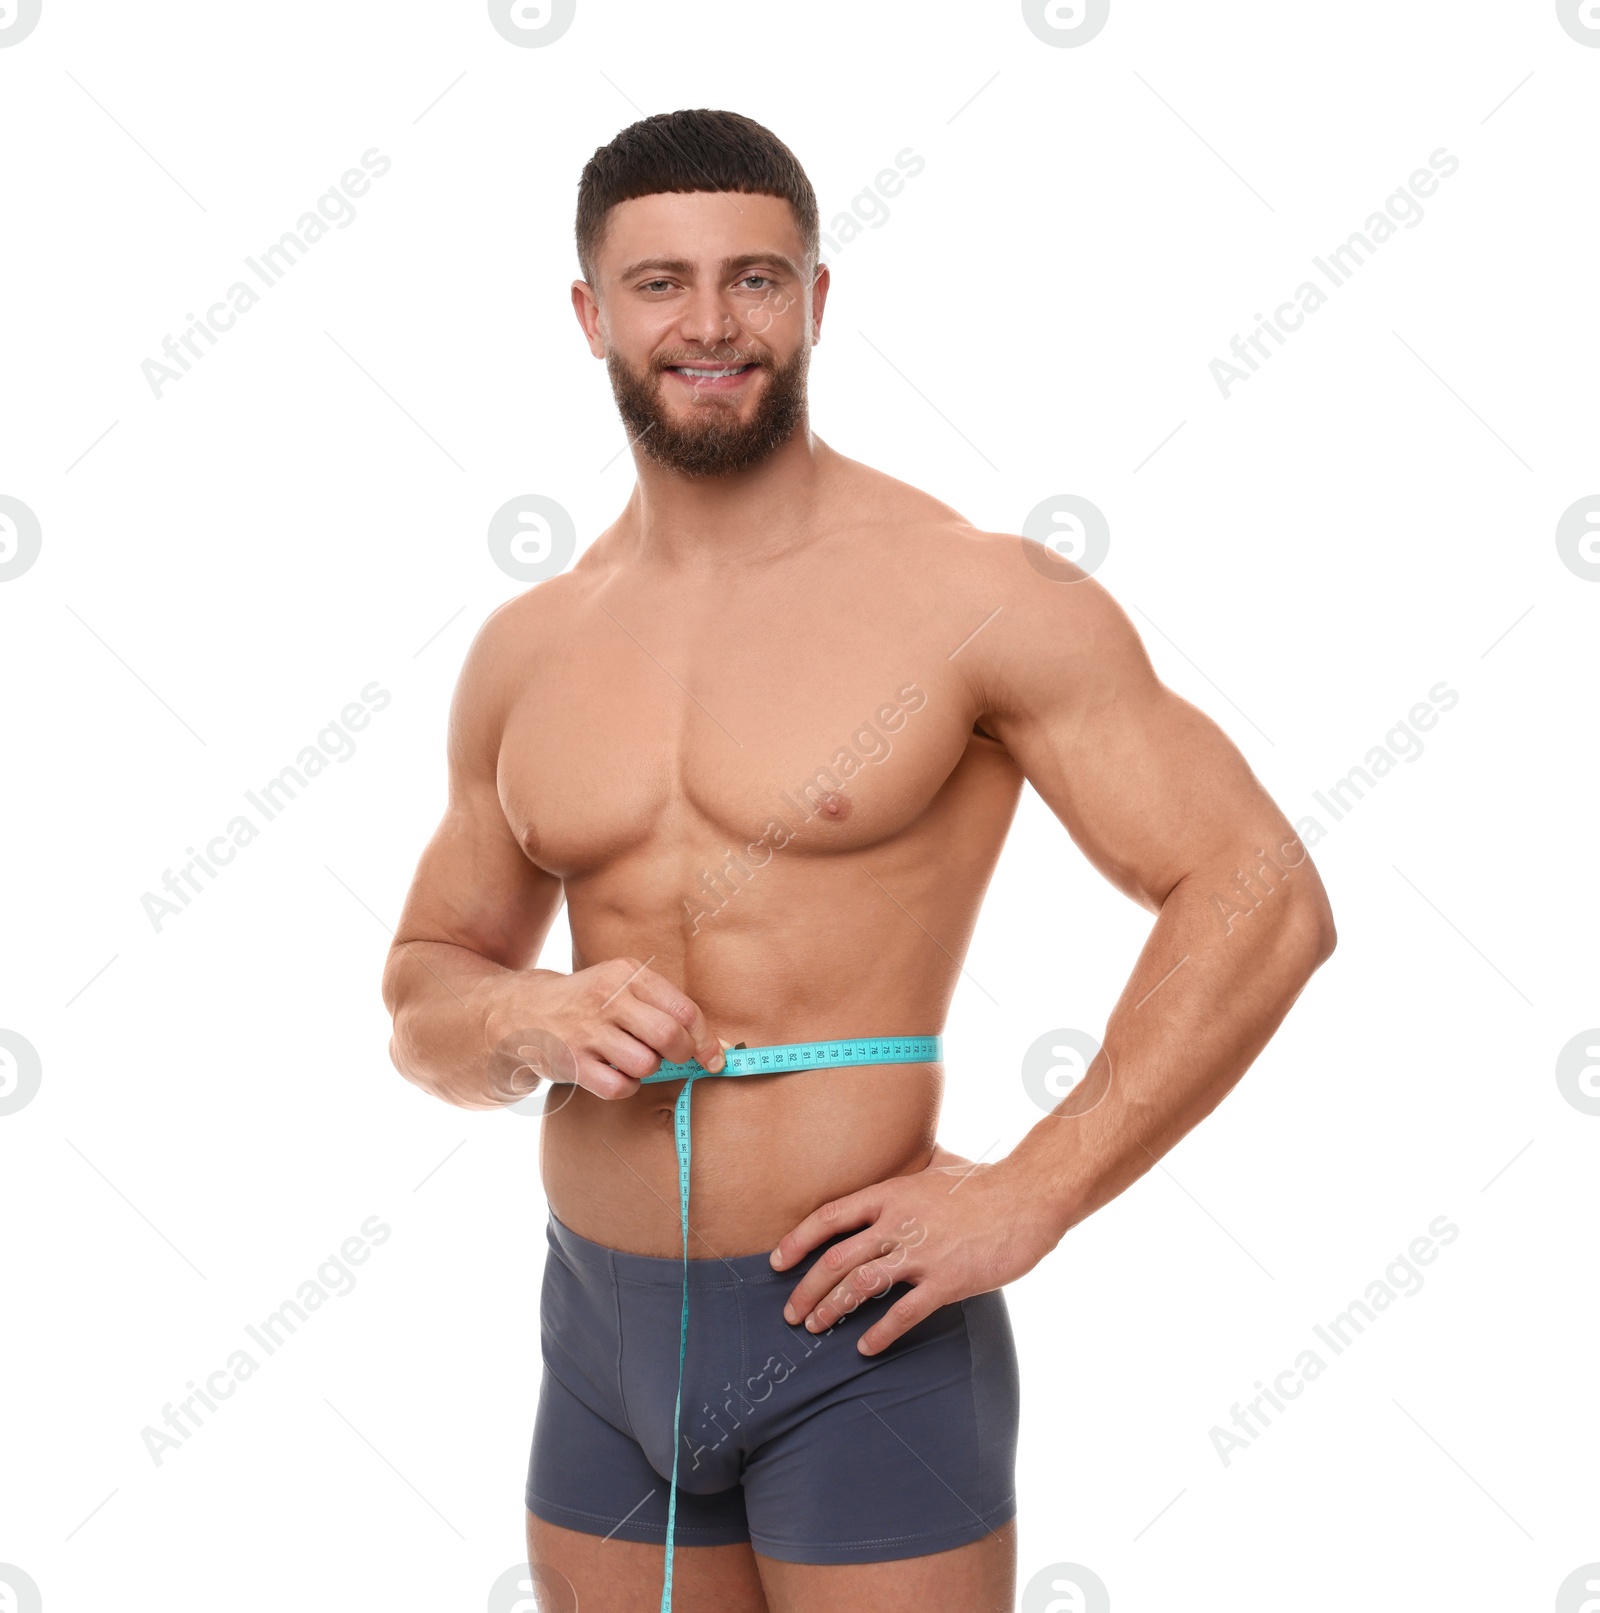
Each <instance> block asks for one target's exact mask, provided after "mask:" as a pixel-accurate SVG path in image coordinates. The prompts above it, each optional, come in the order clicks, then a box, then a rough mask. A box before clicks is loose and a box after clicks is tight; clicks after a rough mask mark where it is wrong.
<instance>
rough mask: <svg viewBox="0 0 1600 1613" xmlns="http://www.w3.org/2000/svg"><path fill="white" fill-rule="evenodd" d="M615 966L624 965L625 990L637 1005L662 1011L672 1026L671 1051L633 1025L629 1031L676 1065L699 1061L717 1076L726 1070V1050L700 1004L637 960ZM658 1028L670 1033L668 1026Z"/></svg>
mask: <svg viewBox="0 0 1600 1613" xmlns="http://www.w3.org/2000/svg"><path fill="white" fill-rule="evenodd" d="M612 963H613V964H616V965H620V966H621V967H622V969H623V971H624V974H625V982H624V983H622V990H624V991H627V992H631V994H632V995H633V997H634V999H635V1000H636V1002H638V1003H642V1004H646V1005H648V1006H649V1007H652V1008H654V1009H656V1010H658V1011H659V1012H660V1013H661V1014H662V1015H663V1016H664V1017H665V1018H666V1019H668V1020H670V1021H671V1025H672V1029H671V1031H670V1034H668V1035H667V1038H666V1039H667V1041H668V1047H667V1048H662V1047H661V1046H660V1044H659V1043H658V1042H656V1041H655V1040H654V1039H653V1037H652V1036H650V1035H642V1036H640V1032H639V1031H638V1030H636V1029H635V1028H634V1026H633V1025H632V1024H631V1023H630V1024H628V1025H627V1029H628V1030H630V1031H632V1032H633V1034H634V1035H636V1036H640V1040H642V1041H645V1042H647V1043H649V1045H650V1046H652V1047H655V1048H656V1049H657V1051H658V1052H660V1053H661V1055H662V1057H663V1058H667V1059H670V1060H671V1061H672V1062H673V1063H674V1064H681V1063H683V1062H685V1061H686V1060H688V1059H691V1058H695V1059H699V1061H700V1062H701V1063H702V1064H703V1065H704V1066H705V1067H706V1069H708V1070H710V1071H711V1072H712V1073H713V1074H715V1073H716V1072H717V1071H718V1070H720V1069H721V1068H722V1066H723V1057H722V1046H721V1044H720V1043H719V1042H718V1041H717V1038H716V1037H715V1036H714V1035H712V1033H711V1027H710V1026H709V1025H707V1024H706V1017H705V1015H704V1014H702V1013H701V1012H700V1006H699V1004H698V1003H696V1002H693V1001H692V1000H691V999H690V998H688V997H686V996H685V995H684V994H683V993H682V992H681V991H679V990H678V988H677V987H676V986H675V985H673V984H672V982H671V981H670V980H663V979H662V977H661V976H660V975H658V974H657V973H656V972H655V971H654V970H653V969H647V968H645V966H644V965H643V964H641V963H640V962H639V961H638V960H637V959H636V958H614V959H612ZM658 1028H659V1029H660V1030H662V1031H663V1032H666V1031H667V1027H665V1026H660V1027H658ZM669 1049H670V1050H669Z"/></svg>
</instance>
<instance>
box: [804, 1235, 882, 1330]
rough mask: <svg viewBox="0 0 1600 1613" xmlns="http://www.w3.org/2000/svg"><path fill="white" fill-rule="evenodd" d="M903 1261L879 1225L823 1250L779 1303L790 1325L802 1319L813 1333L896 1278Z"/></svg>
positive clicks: (846, 1314) (849, 1310)
mask: <svg viewBox="0 0 1600 1613" xmlns="http://www.w3.org/2000/svg"><path fill="white" fill-rule="evenodd" d="M904 1264H905V1250H904V1249H903V1248H902V1247H900V1246H899V1245H898V1244H897V1242H896V1240H894V1239H892V1238H888V1237H886V1236H885V1235H884V1233H883V1232H882V1230H881V1229H880V1228H878V1227H869V1228H868V1229H867V1230H866V1231H865V1232H862V1233H859V1234H857V1236H855V1237H853V1238H846V1239H845V1240H844V1242H843V1243H836V1244H834V1245H833V1246H832V1247H831V1248H828V1249H824V1250H823V1251H822V1253H821V1255H819V1256H818V1257H817V1259H816V1260H815V1261H813V1262H812V1265H811V1269H810V1270H809V1271H808V1272H807V1273H806V1274H805V1276H804V1277H802V1278H801V1279H800V1281H799V1282H798V1283H796V1284H795V1287H794V1292H793V1293H791V1294H790V1295H789V1300H788V1303H787V1304H786V1305H785V1306H784V1307H783V1319H784V1321H786V1322H788V1323H789V1324H790V1326H794V1325H795V1324H796V1323H799V1322H801V1321H804V1322H805V1325H806V1327H807V1329H808V1330H809V1331H811V1332H813V1333H820V1332H822V1331H823V1330H824V1329H825V1328H829V1327H832V1326H833V1324H834V1323H835V1322H837V1321H838V1320H839V1319H840V1317H842V1316H848V1315H849V1314H850V1312H851V1311H853V1310H854V1309H855V1308H856V1306H857V1305H859V1304H860V1303H861V1302H862V1300H864V1299H871V1298H872V1296H873V1295H874V1294H881V1293H882V1292H883V1291H884V1289H886V1288H888V1287H889V1286H890V1284H891V1283H894V1282H897V1281H899V1279H900V1276H901V1275H902V1270H901V1268H902V1267H903V1266H904Z"/></svg>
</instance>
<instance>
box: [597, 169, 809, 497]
mask: <svg viewBox="0 0 1600 1613" xmlns="http://www.w3.org/2000/svg"><path fill="white" fill-rule="evenodd" d="M803 254H804V246H803V243H802V242H801V239H800V232H799V230H798V229H797V227H796V225H795V221H794V212H793V209H791V207H790V206H789V204H788V203H787V202H786V201H784V200H782V199H781V198H780V197H776V196H751V195H746V194H744V193H742V192H722V191H694V192H690V193H688V194H678V193H675V192H664V193H662V194H659V195H654V196H640V197H636V198H635V199H634V200H632V201H627V202H621V203H619V204H618V205H617V206H616V207H614V208H612V210H611V212H610V214H609V216H608V218H607V221H606V231H605V236H604V239H603V242H602V244H601V249H600V253H599V256H598V260H597V261H596V263H595V265H594V272H595V276H596V278H597V280H598V281H599V284H598V285H597V286H595V287H593V288H592V289H591V288H590V287H588V286H586V285H585V284H584V282H582V281H577V282H575V283H574V285H573V306H574V307H575V308H576V310H577V312H578V317H579V319H580V321H581V322H582V323H583V326H584V331H585V334H586V335H587V336H588V338H589V346H590V350H591V351H592V352H593V353H594V354H595V356H596V357H602V356H603V357H604V359H605V361H606V369H607V372H608V373H609V374H610V376H611V388H612V391H613V393H614V394H615V396H616V400H617V409H618V411H619V412H620V413H621V415H622V418H623V422H624V423H625V424H626V426H627V428H628V430H629V432H630V434H631V435H632V436H633V438H634V440H635V441H636V442H637V443H638V445H639V447H640V448H642V449H643V450H644V451H645V452H646V453H647V454H649V455H650V456H651V458H653V459H654V460H656V461H657V463H659V464H662V465H665V466H667V467H669V468H670V469H672V470H676V471H679V472H680V473H682V474H684V475H686V476H719V475H726V474H728V473H729V472H732V471H738V470H744V469H746V468H748V467H749V466H751V465H755V464H759V463H760V462H761V461H762V460H764V459H765V458H766V457H767V456H768V455H769V454H771V453H773V452H774V451H775V450H776V449H777V448H779V447H781V446H782V444H783V443H785V442H787V441H788V440H789V438H790V437H791V436H792V435H793V434H794V432H795V430H796V429H797V428H798V427H799V426H800V424H801V422H802V421H803V420H804V419H805V414H806V373H807V370H808V368H809V365H810V359H811V345H812V341H813V339H814V335H813V333H814V329H819V328H820V322H821V316H822V304H823V300H824V298H825V297H826V294H827V270H826V269H823V270H822V271H821V272H820V274H819V275H818V278H817V283H816V286H815V288H812V287H808V286H807V285H806V284H805V262H804V256H803ZM595 293H598V302H596V299H595V295H594V294H595ZM729 372H732V373H729Z"/></svg>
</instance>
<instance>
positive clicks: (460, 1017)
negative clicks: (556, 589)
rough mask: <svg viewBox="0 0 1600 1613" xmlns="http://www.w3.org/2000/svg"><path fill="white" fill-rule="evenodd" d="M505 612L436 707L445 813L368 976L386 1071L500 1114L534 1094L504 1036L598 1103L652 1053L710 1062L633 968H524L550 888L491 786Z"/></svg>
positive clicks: (549, 913)
mask: <svg viewBox="0 0 1600 1613" xmlns="http://www.w3.org/2000/svg"><path fill="white" fill-rule="evenodd" d="M524 598H525V596H524ZM520 604H523V602H522V601H513V602H512V604H511V605H508V606H502V607H501V608H500V609H499V610H497V611H495V612H494V613H493V614H492V615H491V616H490V617H489V619H488V620H487V621H486V622H485V623H484V625H483V627H482V628H481V629H480V630H479V633H478V636H477V638H476V639H474V641H473V644H472V647H471V649H470V650H469V651H468V652H467V658H466V661H465V663H464V664H463V666H462V669H461V676H460V678H459V680H458V682H457V684H456V691H455V698H454V700H453V702H452V704H451V709H450V730H449V742H448V767H449V798H448V802H447V804H446V807H445V813H444V817H443V819H442V820H441V821H440V824H439V827H438V828H437V829H436V830H435V831H434V835H433V838H432V839H431V840H430V841H429V842H428V845H427V848H426V850H424V852H423V854H422V858H421V860H420V862H419V863H418V864H417V871H416V873H415V875H414V876H413V878H412V882H411V889H410V891H409V892H408V894H407V896H406V902H405V907H404V909H403V910H402V912H401V915H400V925H399V928H398V929H397V930H396V932H395V939H394V942H393V944H392V946H391V947H390V949H389V955H388V959H387V961H386V963H385V966H384V972H383V999H384V1002H385V1004H386V1005H387V1006H388V1009H389V1012H390V1014H391V1015H392V1016H393V1020H394V1034H393V1036H392V1037H391V1039H390V1042H389V1056H390V1058H391V1059H392V1060H393V1061H394V1065H395V1068H396V1069H398V1070H399V1071H400V1073H401V1074H402V1075H403V1076H405V1077H406V1079H407V1080H408V1081H412V1082H414V1083H415V1084H416V1085H417V1086H419V1087H421V1088H422V1089H423V1090H424V1091H427V1092H431V1093H433V1095H434V1096H435V1097H438V1098H442V1099H443V1100H444V1101H445V1102H447V1103H453V1104H457V1105H459V1106H461V1107H462V1108H467V1109H493V1108H498V1107H500V1106H502V1105H504V1104H507V1103H513V1102H515V1101H516V1100H517V1099H518V1098H521V1097H524V1096H526V1095H527V1093H528V1092H529V1091H531V1090H532V1089H533V1087H534V1086H535V1085H536V1084H537V1083H536V1082H535V1081H534V1080H533V1079H532V1078H531V1076H530V1074H529V1070H528V1068H527V1067H526V1066H524V1067H522V1068H520V1070H519V1067H518V1066H519V1059H518V1057H517V1056H510V1057H508V1056H507V1055H506V1053H505V1052H504V1051H502V1052H500V1053H498V1054H497V1051H496V1050H497V1049H505V1048H507V1047H513V1048H514V1047H516V1046H519V1045H523V1043H524V1039H523V1038H519V1037H518V1036H517V1035H516V1034H515V1033H518V1032H527V1031H534V1032H537V1033H539V1034H538V1035H537V1036H536V1037H535V1039H534V1041H533V1042H532V1044H531V1046H532V1047H534V1048H538V1049H539V1050H540V1051H541V1052H542V1053H544V1054H545V1057H544V1058H543V1059H541V1058H538V1057H534V1059H533V1063H534V1065H535V1067H538V1068H542V1069H543V1071H544V1073H545V1074H546V1075H547V1076H549V1077H550V1078H551V1079H553V1080H557V1081H562V1080H565V1081H574V1082H576V1084H578V1085H579V1086H583V1087H586V1088H588V1089H589V1090H590V1091H591V1092H594V1093H596V1094H597V1095H598V1096H600V1097H604V1098H621V1097H627V1096H629V1095H630V1094H632V1093H633V1092H636V1091H637V1090H638V1086H639V1077H641V1076H644V1075H649V1074H652V1073H654V1071H655V1070H656V1069H657V1068H658V1066H659V1062H660V1060H661V1059H662V1058H667V1059H671V1060H673V1061H682V1060H686V1059H690V1058H698V1059H699V1060H700V1061H701V1063H703V1064H705V1065H706V1066H707V1067H708V1068H720V1067H721V1049H720V1047H719V1045H718V1043H717V1039H716V1038H715V1037H714V1036H712V1035H711V1033H710V1031H709V1030H708V1028H707V1026H706V1023H705V1018H704V1016H703V1015H702V1014H701V1012H700V1010H699V1008H698V1006H697V1005H696V1004H694V1003H693V1002H691V1001H690V1000H689V999H688V998H687V997H686V996H684V994H683V993H682V992H681V991H679V990H678V989H677V988H676V987H675V986H673V985H672V984H671V982H669V981H666V980H664V979H662V978H661V976H659V975H657V974H655V973H654V972H653V971H651V970H649V969H645V968H643V967H642V966H640V965H639V964H638V963H637V962H636V961H635V960H634V959H632V958H613V959H610V960H608V961H607V962H604V963H600V964H596V965H595V966H594V967H593V968H589V969H583V970H580V971H578V972H577V973H576V974H565V973H562V972H560V971H557V970H551V969H539V968H536V967H535V965H536V963H537V961H538V956H539V951H540V948H541V947H542V946H543V944H544V940H545V937H546V935H547V934H548V933H549V930H550V925H551V923H552V921H553V920H554V918H555V916H556V913H557V912H558V911H559V910H560V906H561V896H562V885H561V881H560V880H559V879H558V878H557V877H556V876H555V875H554V874H551V873H549V872H547V871H546V870H544V869H542V868H540V867H539V866H538V865H537V864H536V863H535V862H534V861H533V860H532V859H531V858H530V857H528V856H527V855H526V853H525V852H524V851H523V849H522V847H521V845H519V844H518V842H517V839H516V836H515V835H514V834H513V833H512V831H511V826H510V824H508V823H507V821H506V816H505V812H504V810H503V809H502V807H501V805H500V793H499V786H498V782H497V777H496V775H497V768H498V763H499V754H500V736H501V734H502V732H503V731H504V727H505V719H506V715H507V712H508V711H509V709H510V703H511V699H512V697H513V696H514V694H515V693H516V692H517V689H516V685H517V680H518V677H519V676H521V677H526V676H527V672H526V660H525V657H524V655H523V654H520V653H516V652H515V651H514V647H513V637H514V635H513V633H512V632H511V631H509V626H510V624H509V623H508V621H507V616H508V613H510V612H511V611H513V610H514V609H516V607H517V606H518V605H520ZM524 608H525V605H524ZM517 636H520V635H517ZM524 642H525V640H524ZM551 1049H556V1050H557V1056H556V1057H554V1058H553V1059H552V1058H550V1057H549V1056H548V1055H549V1052H550V1050H551Z"/></svg>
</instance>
